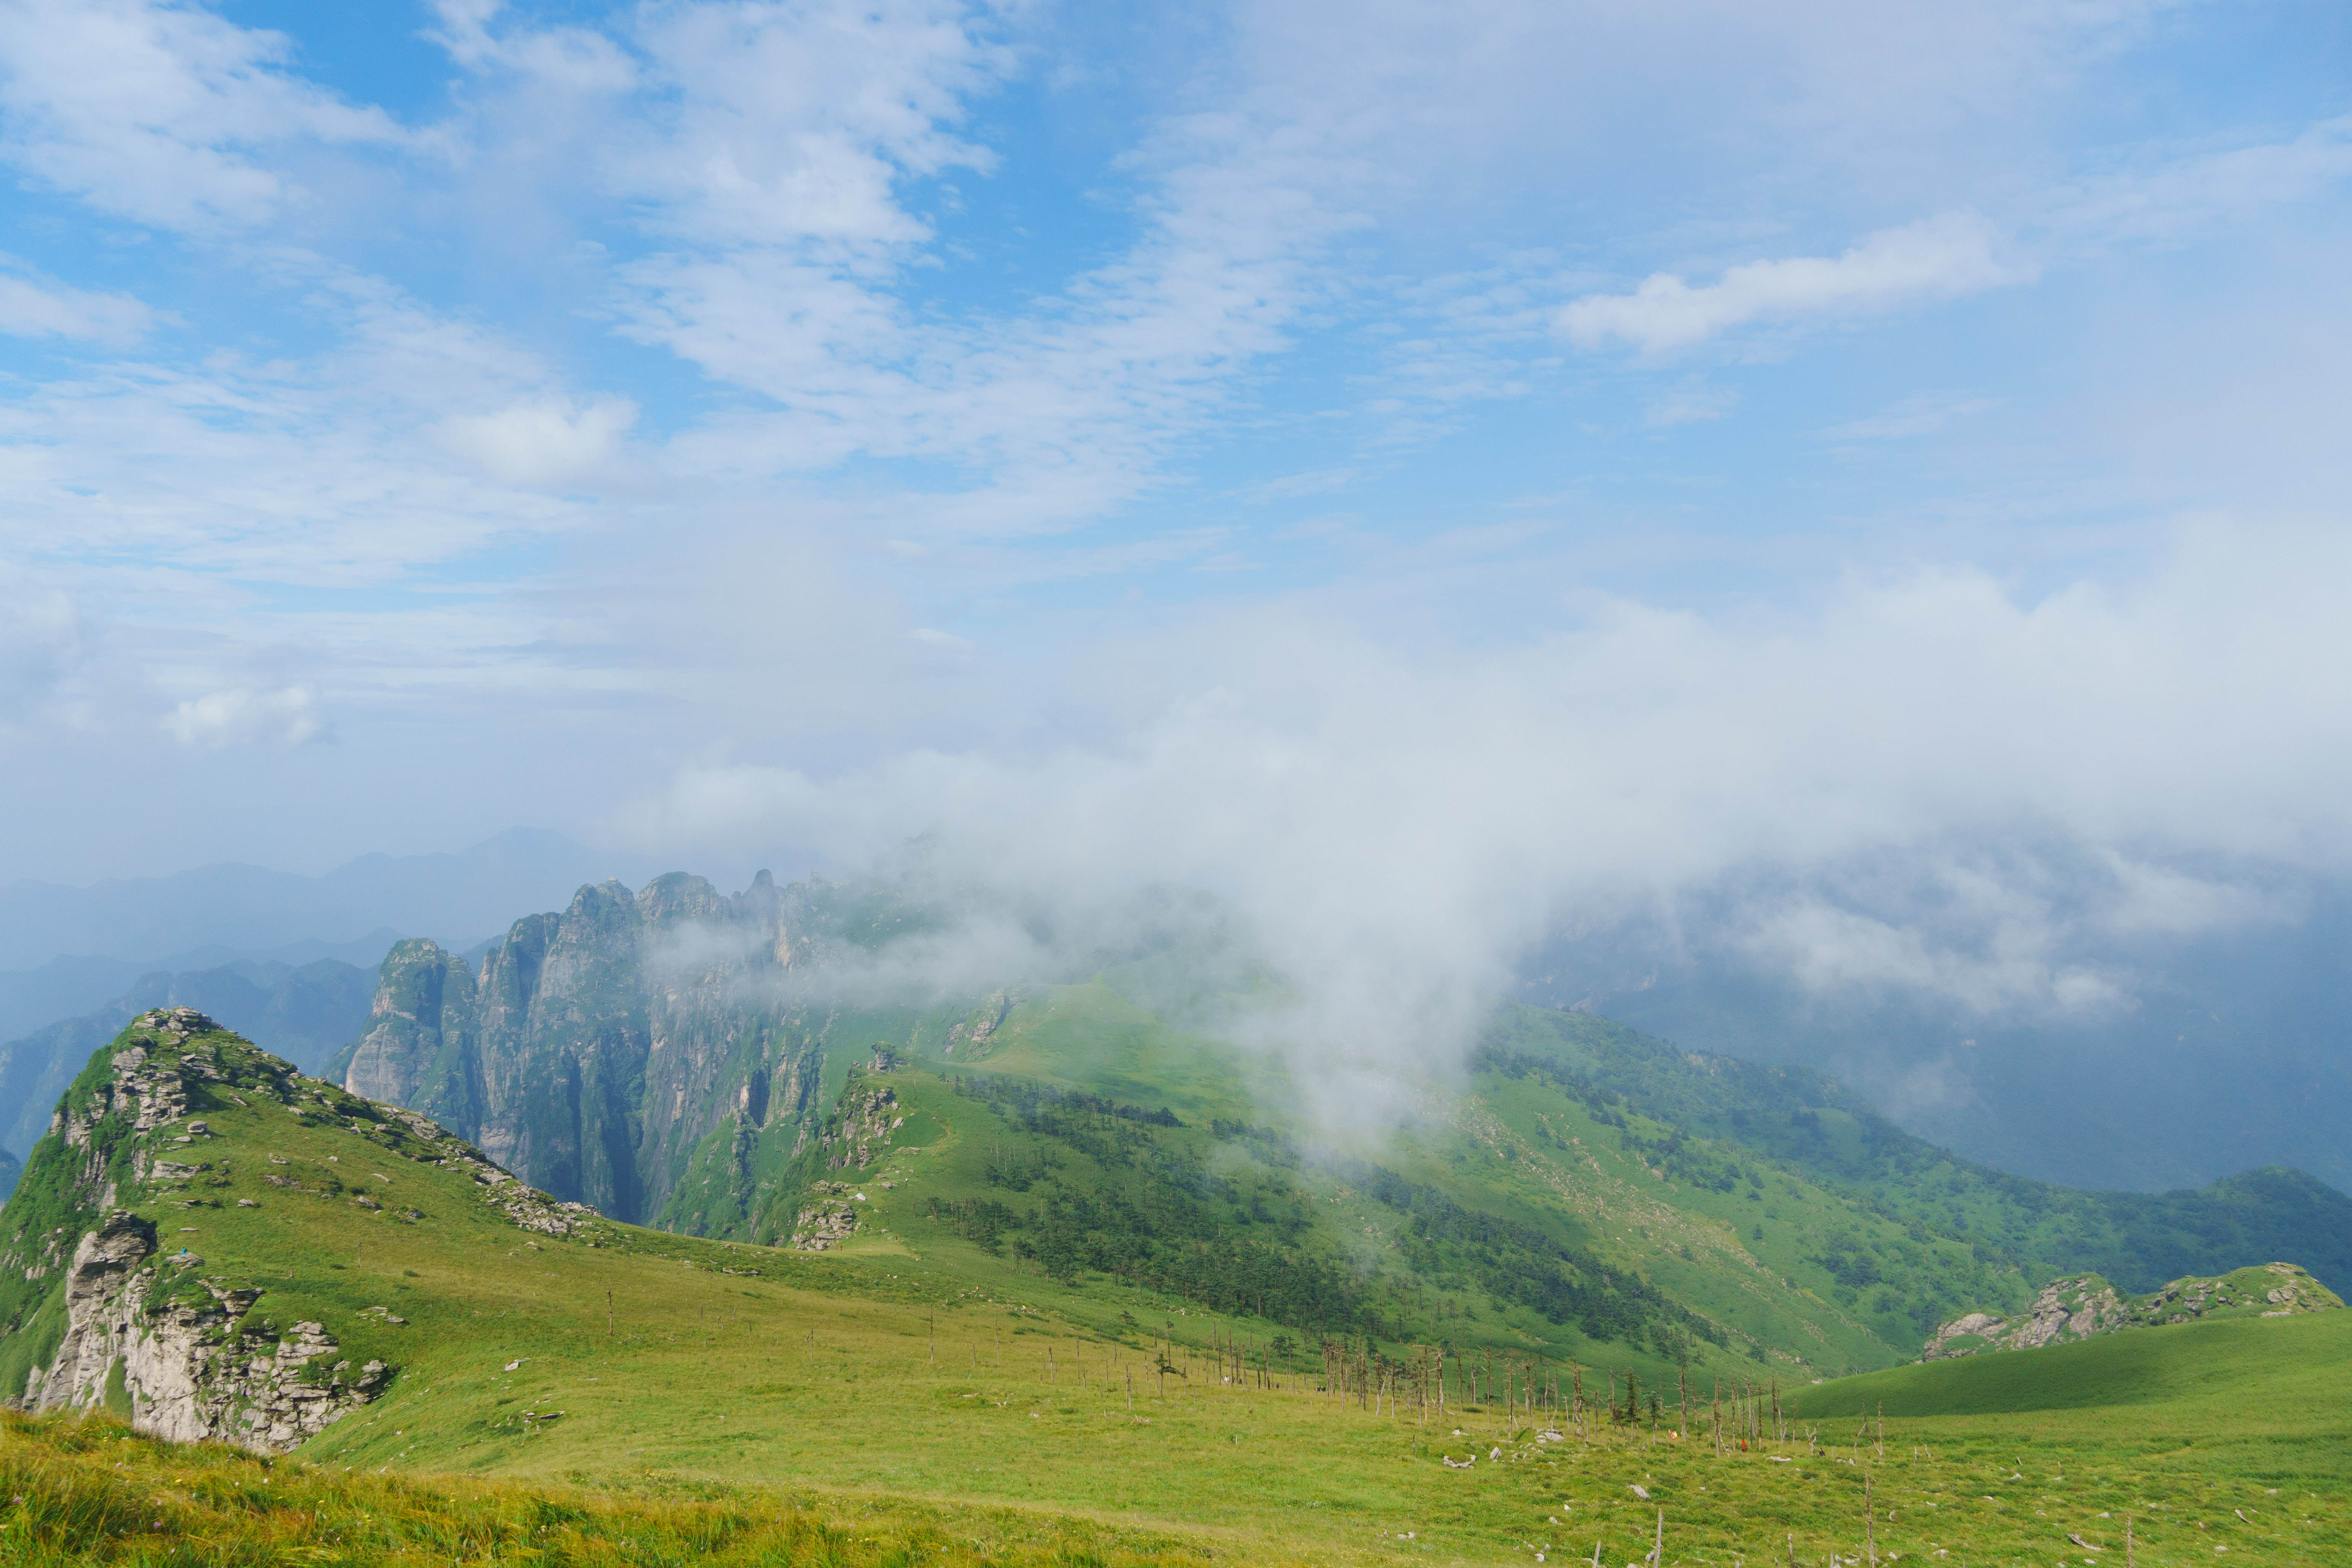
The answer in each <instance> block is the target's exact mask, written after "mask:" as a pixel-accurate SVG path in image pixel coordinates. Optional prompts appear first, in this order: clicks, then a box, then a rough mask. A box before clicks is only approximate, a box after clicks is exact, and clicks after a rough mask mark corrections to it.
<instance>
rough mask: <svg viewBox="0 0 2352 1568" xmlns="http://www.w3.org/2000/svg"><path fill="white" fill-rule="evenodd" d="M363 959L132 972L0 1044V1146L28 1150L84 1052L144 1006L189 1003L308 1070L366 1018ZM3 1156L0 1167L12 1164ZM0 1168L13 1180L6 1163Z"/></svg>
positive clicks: (368, 986) (370, 982) (370, 984)
mask: <svg viewBox="0 0 2352 1568" xmlns="http://www.w3.org/2000/svg"><path fill="white" fill-rule="evenodd" d="M374 989H375V973H374V969H373V966H370V967H369V968H366V969H362V968H360V967H359V966H358V965H356V964H352V963H343V962H341V960H339V959H332V958H320V959H314V960H312V961H311V962H310V963H303V964H289V963H272V962H254V961H250V960H247V961H244V962H240V963H227V964H221V965H218V966H216V967H214V968H210V969H201V970H188V971H183V972H181V973H176V974H175V973H168V972H161V971H159V972H157V973H150V974H144V975H141V976H139V977H138V978H137V979H135V980H133V981H132V982H131V984H130V985H129V986H128V987H126V988H125V989H124V990H123V991H122V993H121V994H120V995H118V996H116V997H114V998H113V999H112V1000H111V1001H110V1002H108V1003H107V1004H105V1005H103V1006H100V1007H98V1008H95V1009H93V1010H92V1011H90V1012H88V1013H84V1014H81V1015H80V1016H77V1017H72V1018H67V1019H62V1020H60V1021H58V1022H57V1023H54V1024H50V1025H48V1026H47V1027H45V1028H39V1029H36V1030H33V1031H32V1032H31V1033H29V1034H26V1035H24V1036H21V1037H18V1038H16V1039H13V1040H9V1041H7V1042H6V1043H5V1044H0V1149H30V1148H31V1147H32V1146H33V1144H34V1143H35V1142H37V1141H38V1139H39V1138H40V1136H41V1134H42V1133H43V1132H45V1131H47V1130H48V1125H49V1113H50V1111H51V1110H52V1109H53V1108H54V1107H55V1106H56V1104H57V1102H58V1096H59V1095H61V1094H63V1093H64V1092H65V1089H66V1086H67V1085H68V1083H70V1082H72V1081H73V1076H74V1074H76V1073H77V1072H79V1071H80V1070H81V1066H82V1064H83V1063H84V1062H86V1061H88V1060H89V1057H90V1053H91V1052H93V1051H95V1050H97V1049H98V1048H99V1047H101V1046H103V1045H105V1044H106V1042H107V1041H109V1040H110V1039H112V1038H113V1037H114V1036H115V1033H116V1032H117V1031H118V1030H120V1029H121V1027H122V1026H123V1025H124V1024H126V1023H128V1022H129V1021H130V1020H131V1018H132V1017H134V1016H137V1015H139V1014H141V1013H143V1012H145V1011H147V1010H148V1009H149V1008H152V1007H194V1008H196V1009H198V1010H199V1011H201V1012H205V1013H208V1014H210V1015H211V1016H214V1017H215V1018H219V1019H221V1020H223V1021H224V1022H225V1023H226V1024H227V1025H228V1026H230V1027H232V1028H234V1029H236V1031H237V1032H238V1033H239V1034H241V1035H244V1036H246V1037H247V1038H249V1039H252V1040H254V1041H257V1042H258V1043H260V1044H262V1045H264V1046H266V1047H268V1049H269V1050H270V1051H271V1052H273V1053H274V1054H276V1055H278V1056H280V1057H283V1058H286V1059H287V1060H288V1061H290V1062H293V1063H294V1064H296V1065H297V1066H299V1067H301V1068H307V1069H310V1070H316V1069H317V1068H319V1067H320V1065H321V1064H323V1063H324V1062H325V1061H326V1059H327V1058H329V1057H331V1056H332V1055H333V1054H334V1053H335V1051H336V1050H337V1049H338V1048H340V1047H342V1046H343V1045H345V1044H346V1043H347V1042H349V1041H351V1040H352V1039H354V1038H356V1037H358V1035H359V1033H360V1031H361V1030H362V1029H363V1028H365V1027H366V1026H367V1016H368V1003H369V999H370V997H371V996H372V995H373V992H374ZM13 1163H14V1161H13V1157H12V1158H11V1161H10V1169H13ZM0 1177H6V1178H7V1179H10V1180H13V1176H11V1175H9V1172H8V1171H6V1170H0Z"/></svg>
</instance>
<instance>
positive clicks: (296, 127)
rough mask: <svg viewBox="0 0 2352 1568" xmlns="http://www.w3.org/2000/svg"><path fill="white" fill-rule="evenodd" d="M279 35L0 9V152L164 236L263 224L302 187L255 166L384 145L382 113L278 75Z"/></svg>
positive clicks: (19, 2) (60, 10) (158, 9)
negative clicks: (310, 146) (0, 121)
mask: <svg viewBox="0 0 2352 1568" xmlns="http://www.w3.org/2000/svg"><path fill="white" fill-rule="evenodd" d="M289 54H290V48H289V43H288V40H287V39H286V37H284V36H283V35H282V34H278V33H273V32H268V31H264V30H259V29H254V28H246V27H239V26H236V25H235V24H233V23H230V22H228V21H226V20H225V19H224V18H222V17H220V16H215V14H213V13H212V12H210V11H207V10H204V9H202V8H200V7H198V6H195V5H159V4H154V3H152V0H5V3H0V115H4V116H5V122H6V131H5V140H0V151H5V155H6V156H7V157H8V158H9V159H10V160H11V161H12V162H14V163H16V164H17V166H18V167H20V168H22V169H24V170H25V171H26V173H28V174H32V175H34V176H35V177H37V178H38V179H40V180H42V181H44V182H46V183H47V184H51V185H55V186H57V187H58V189H61V190H65V191H69V192H71V193H73V194H74V195H79V196H81V197H83V198H84V199H86V200H88V201H89V202H90V203H92V204H93V205H96V206H98V207H100V209H102V210H104V211H108V212H112V213H118V214H121V216H126V217H130V218H133V219H136V220H138V221H140V222H142V223H153V224H160V225H163V226H169V227H175V228H212V227H216V226H222V225H248V224H255V223H259V222H263V221H265V220H267V219H268V218H269V217H271V216H274V215H275V214H277V213H278V211H280V209H282V208H283V207H284V206H285V205H287V204H288V203H289V202H290V201H293V200H295V199H297V198H299V196H300V195H301V194H302V190H301V187H300V186H299V184H297V183H296V182H295V181H294V180H293V179H291V178H290V177H289V175H288V174H286V172H285V171H284V170H282V169H279V168H276V167H273V166H271V164H270V163H269V162H268V160H267V159H265V158H263V157H260V156H258V154H259V153H260V152H261V150H263V149H266V148H272V147H278V148H282V147H284V146H286V145H288V144H290V143H299V142H310V143H332V142H386V143H388V142H399V141H401V140H402V139H403V134H404V133H403V132H401V131H400V129H399V128H398V127H397V126H396V125H395V124H394V122H393V121H392V120H391V118H390V117H389V116H387V115H385V114H384V113H383V111H382V110H377V109H374V108H371V107H364V106H353V105H351V104H347V103H345V102H343V101H342V100H340V99H338V98H336V97H335V96H334V95H333V94H331V93H329V92H326V91H323V90H321V89H319V88H318V87H316V86H314V85H312V84H310V83H309V82H306V81H303V80H301V79H299V78H298V77H296V76H293V75H291V74H289V72H287V71H286V70H285V69H283V68H282V67H283V65H284V63H285V61H286V60H287V59H288V58H289Z"/></svg>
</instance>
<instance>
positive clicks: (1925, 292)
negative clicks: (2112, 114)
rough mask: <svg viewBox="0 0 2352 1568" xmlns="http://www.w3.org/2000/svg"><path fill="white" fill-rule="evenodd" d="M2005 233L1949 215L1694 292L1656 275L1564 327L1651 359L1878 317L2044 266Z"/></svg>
mask: <svg viewBox="0 0 2352 1568" xmlns="http://www.w3.org/2000/svg"><path fill="white" fill-rule="evenodd" d="M2009 248H2010V247H2009V246H2008V244H2007V242H2006V241H2005V240H2004V238H2003V237H2002V236H2001V234H2000V231H1999V230H1998V229H1996V228H1995V227H1994V226H1992V225H1991V224H1990V222H1988V221H1987V220H1986V219H1985V218H1983V217H1982V216H1979V215H1978V214H1976V213H1968V212H1957V213H1945V214H1942V215H1940V216H1936V217H1929V218H1922V219H1920V220H1919V221H1918V222H1916V223H1912V224H1906V225H1904V226H1902V227H1900V228H1886V229H1880V230H1879V231H1878V232H1877V233H1875V234H1873V235H1870V236H1868V237H1866V238H1864V240H1862V242H1861V243H1859V244H1857V245H1855V246H1854V247H1853V248H1851V249H1849V250H1847V251H1846V252H1844V253H1843V255H1840V256H1834V257H1820V256H1798V257H1789V258H1782V259H1780V260H1773V261H1748V262H1742V263H1740V264H1739V265H1738V266H1735V267H1729V268H1725V269H1724V271H1723V274H1722V276H1721V277H1719V278H1718V279H1717V280H1716V281H1715V282H1713V283H1707V284H1701V285H1699V286H1697V287H1696V288H1695V287H1693V286H1692V285H1691V284H1690V283H1688V282H1686V281H1685V280H1684V279H1682V278H1681V277H1680V276H1678V275H1676V274H1674V273H1669V272H1656V273H1653V274H1651V275H1650V276H1649V277H1648V278H1646V279H1643V281H1642V284H1641V286H1640V287H1639V288H1637V289H1634V290H1633V292H1632V293H1630V294H1587V295H1584V296H1583V297H1581V298H1580V299H1577V300H1570V302H1569V303H1568V304H1567V305H1566V306H1565V307H1563V308H1562V309H1561V310H1560V312H1559V330H1560V331H1562V332H1563V333H1565V334H1566V335H1567V337H1568V338H1569V340H1570V342H1573V343H1575V344H1576V345H1577V346H1578V347H1580V348H1584V349H1597V348H1601V347H1603V346H1605V345H1607V344H1608V343H1610V342H1612V341H1613V342H1622V343H1624V344H1626V345H1627V346H1629V347H1631V348H1633V349H1636V350H1638V351H1640V352H1642V353H1666V352H1670V351H1672V350H1675V349H1682V348H1688V347H1690V346H1692V345H1693V344H1695V343H1700V342H1706V340H1707V339H1709V338H1712V337H1715V336H1717V334H1719V333H1722V332H1726V331H1731V330H1732V329H1734V328H1738V327H1745V326H1748V325H1752V324H1756V323H1787V324H1801V323H1803V322H1807V321H1835V320H1840V319H1843V318H1846V317H1852V316H1858V315H1868V314H1875V313H1878V312H1881V311H1885V310H1900V309H1902V308H1904V307H1906V306H1909V305H1916V304H1923V303H1927V302H1929V301H1933V300H1953V299H1958V298H1960V297H1962V296H1964V295H1969V294H1977V293H1981V292H1983V291H1984V290H1985V289H1998V288H2000V287H2002V286H2003V285H2005V284H2011V283H2024V282H2029V281H2031V280H2032V279H2033V278H2035V277H2036V276H2037V275H2038V274H2039V270H2040V269H2039V268H2037V267H2036V266H2034V265H2033V264H2032V262H2030V261H2023V260H2018V259H2013V258H2011V257H2010V256H2009V255H2008V254H2007V253H2008V250H2009Z"/></svg>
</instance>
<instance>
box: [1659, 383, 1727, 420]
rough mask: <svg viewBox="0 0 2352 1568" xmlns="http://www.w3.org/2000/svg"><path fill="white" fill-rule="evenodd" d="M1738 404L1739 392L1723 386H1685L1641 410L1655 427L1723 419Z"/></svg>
mask: <svg viewBox="0 0 2352 1568" xmlns="http://www.w3.org/2000/svg"><path fill="white" fill-rule="evenodd" d="M1738 405H1739V395H1738V393H1736V392H1731V391H1728V390H1727V389H1725V388H1722V387H1712V386H1685V387H1682V388H1679V389H1677V390H1676V391H1674V392H1670V393H1668V394H1667V395H1665V396H1664V397H1661V398H1659V399H1658V400H1657V401H1656V402H1654V403H1653V404H1651V405H1649V407H1647V408H1645V409H1643V411H1642V423H1643V424H1644V425H1647V426H1651V427H1652V428H1654V429H1664V428H1665V427H1667V426H1674V425H1695V424H1700V423H1703V422H1705V421H1706V420H1710V419H1720V418H1722V417H1723V416H1725V415H1727V414H1729V413H1730V412H1731V411H1732V410H1733V409H1734V408H1736V407H1738Z"/></svg>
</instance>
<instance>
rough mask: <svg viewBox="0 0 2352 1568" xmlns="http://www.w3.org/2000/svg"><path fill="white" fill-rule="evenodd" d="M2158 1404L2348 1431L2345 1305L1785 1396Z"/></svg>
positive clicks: (1929, 1405) (1925, 1406)
mask: <svg viewBox="0 0 2352 1568" xmlns="http://www.w3.org/2000/svg"><path fill="white" fill-rule="evenodd" d="M2156 1403H2164V1404H2168V1405H2180V1406H2182V1407H2184V1408H2185V1409H2187V1410H2189V1411H2192V1412H2195V1413H2198V1414H2200V1415H2201V1414H2210V1413H2215V1412H2231V1411H2235V1412H2244V1413H2252V1412H2260V1411H2263V1410H2265V1409H2274V1410H2281V1411H2296V1412H2302V1413H2305V1414H2307V1415H2311V1416H2312V1417H2313V1418H2314V1419H2315V1421H2319V1422H2324V1423H2325V1424H2326V1426H2328V1427H2330V1428H2332V1429H2334V1430H2336V1431H2339V1432H2347V1431H2352V1312H2345V1311H2335V1312H2315V1313H2312V1314H2310V1315H2308V1316H2304V1317H2294V1318H2279V1319H2270V1320H2264V1319H2263V1318H2260V1317H2257V1316H2241V1317H2236V1318H2215V1319H2211V1320H2209V1321H2203V1322H2196V1323H2179V1324H2175V1325H2172V1326H2169V1327H2165V1328H2148V1329H2131V1330H2127V1331H2124V1332H2122V1333H2116V1334H2105V1335H2102V1336H2100V1337H2099V1338H2097V1339H2091V1340H2084V1341H2080V1342H2076V1343H2074V1344H2065V1345H2050V1346H2045V1347H2043V1348H2042V1349H2039V1350H2027V1351H2010V1352H2002V1353H2000V1354H1998V1355H1979V1356H1964V1357H1961V1358H1960V1359H1958V1360H1955V1361H1939V1362H1929V1363H1925V1364H1923V1365H1918V1366H1904V1367H1894V1368H1891V1369H1889V1370H1887V1371H1885V1372H1878V1373H1868V1374H1865V1375H1863V1376H1859V1377H1847V1378H1840V1379H1838V1380H1836V1381H1835V1382H1832V1383H1824V1384H1820V1385H1819V1386H1817V1387H1811V1388H1804V1389H1800V1390H1797V1391H1796V1392H1795V1393H1793V1394H1791V1395H1790V1404H1791V1405H1792V1407H1793V1408H1795V1409H1797V1410H1800V1411H1801V1412H1802V1413H1803V1414H1805V1415H1809V1416H1821V1417H1828V1416H1832V1415H1863V1414H1864V1413H1866V1412H1870V1411H1875V1410H1877V1409H1878V1408H1879V1407H1880V1406H1881V1405H1884V1406H1885V1412H1886V1414H1888V1415H1989V1414H1993V1413H2000V1412H2016V1411H2038V1410H2084V1409H2090V1408H2093V1407H2098V1406H2112V1405H2147V1404H2156Z"/></svg>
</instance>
